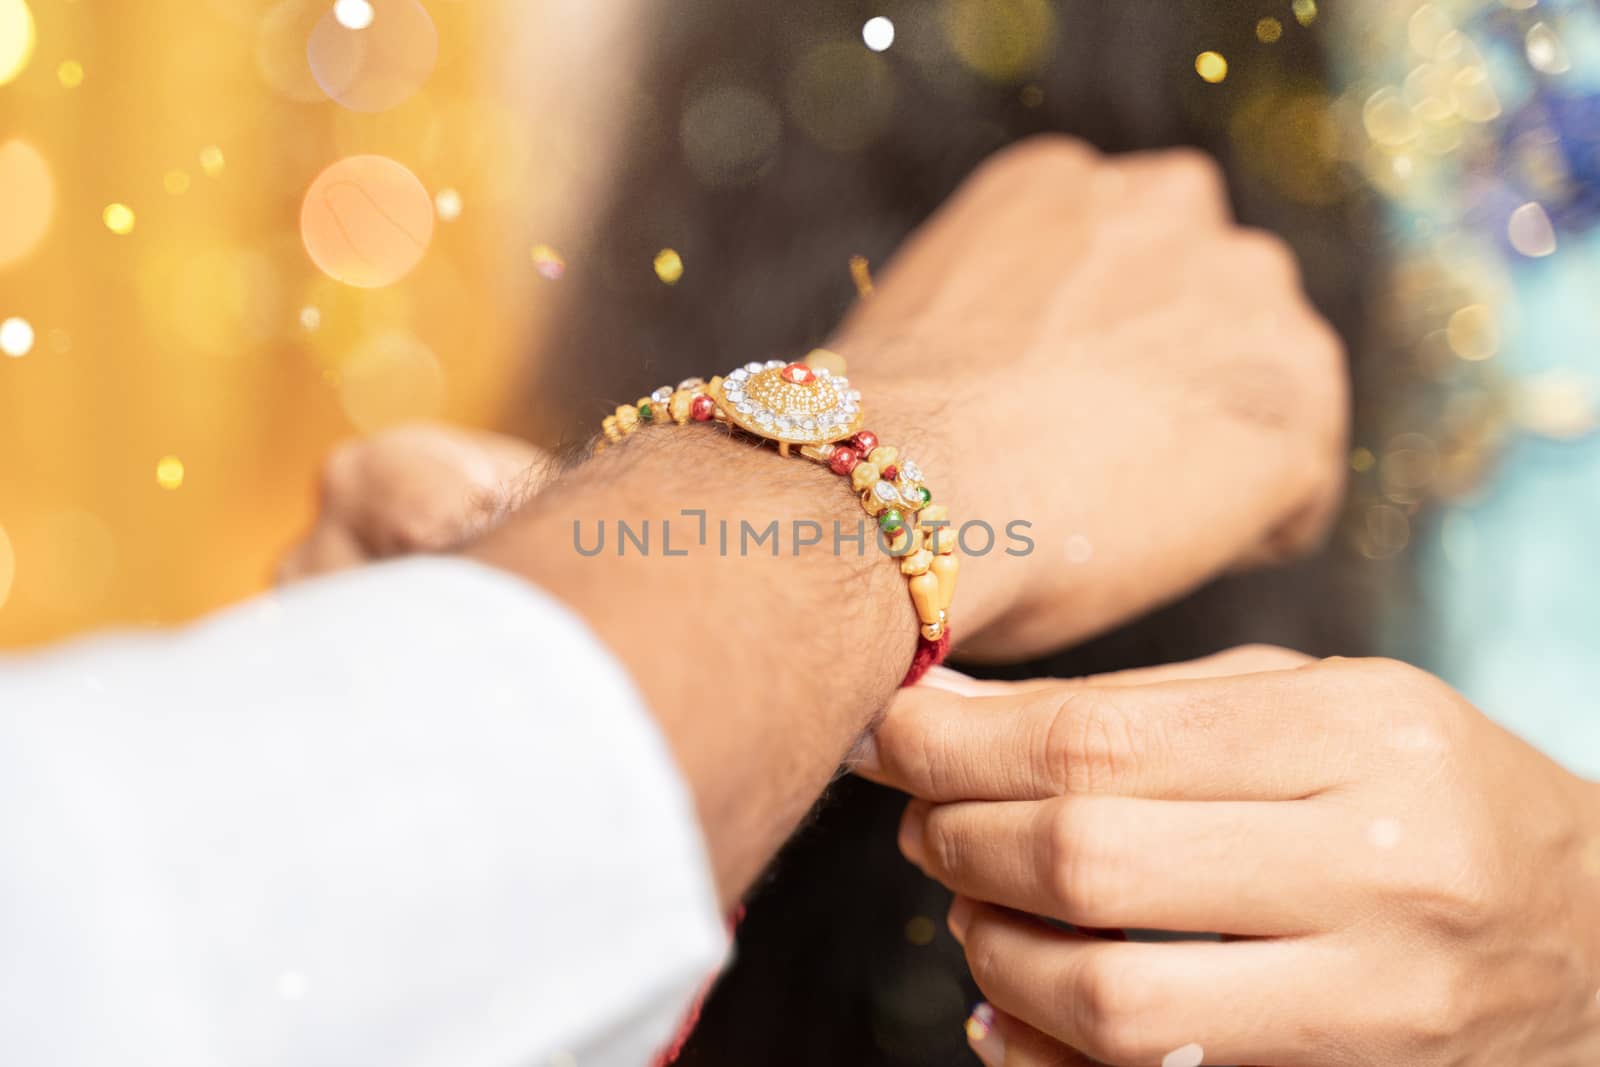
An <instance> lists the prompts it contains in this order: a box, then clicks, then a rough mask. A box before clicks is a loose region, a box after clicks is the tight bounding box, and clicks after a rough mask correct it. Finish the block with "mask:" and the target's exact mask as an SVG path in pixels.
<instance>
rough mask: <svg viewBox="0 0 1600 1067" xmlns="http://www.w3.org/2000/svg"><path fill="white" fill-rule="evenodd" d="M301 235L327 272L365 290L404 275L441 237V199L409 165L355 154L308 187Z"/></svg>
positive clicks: (312, 258) (391, 282) (308, 250)
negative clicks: (437, 228) (436, 209)
mask: <svg viewBox="0 0 1600 1067" xmlns="http://www.w3.org/2000/svg"><path fill="white" fill-rule="evenodd" d="M300 238H301V240H302V241H303V242H304V243H305V248H306V252H307V254H309V255H310V256H311V261H312V262H313V263H315V264H316V265H317V266H318V267H319V268H320V269H321V270H322V271H323V272H324V273H325V274H327V275H328V276H329V277H331V278H335V279H337V280H339V281H341V282H344V283H345V284H346V285H353V286H355V287H357V288H358V289H377V288H380V287H382V286H385V285H392V284H394V283H395V282H397V281H399V280H400V279H401V278H404V277H405V276H406V275H407V274H409V273H411V271H412V270H413V269H414V268H415V267H416V265H417V264H418V263H420V262H421V261H422V257H423V256H424V255H425V254H426V253H427V251H428V244H429V243H430V242H431V241H432V240H433V200H432V198H431V197H429V196H428V190H427V189H425V188H424V187H423V185H422V182H420V181H419V180H417V177H416V175H414V174H412V173H411V172H410V171H409V170H407V169H406V168H405V167H404V166H402V165H400V164H399V163H396V162H395V161H394V160H392V159H389V158H388V157H386V156H351V157H349V158H347V159H341V160H340V161H339V162H337V163H335V164H334V165H333V166H331V167H329V168H328V169H327V170H325V171H323V172H322V173H321V174H319V175H317V177H316V180H314V181H313V182H312V183H311V188H309V189H307V190H306V196H305V201H304V203H303V204H302V205H301V209H300Z"/></svg>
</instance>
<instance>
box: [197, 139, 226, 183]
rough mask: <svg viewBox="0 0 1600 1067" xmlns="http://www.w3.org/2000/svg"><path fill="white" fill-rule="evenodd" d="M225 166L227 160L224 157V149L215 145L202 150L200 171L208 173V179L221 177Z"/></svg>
mask: <svg viewBox="0 0 1600 1067" xmlns="http://www.w3.org/2000/svg"><path fill="white" fill-rule="evenodd" d="M225 166H227V160H225V159H224V158H223V157H222V149H220V148H218V147H217V146H216V145H214V144H212V145H206V146H205V147H204V148H202V149H200V169H201V170H203V171H205V172H206V177H207V178H215V177H218V176H220V175H221V174H222V169H223V168H224V167H225Z"/></svg>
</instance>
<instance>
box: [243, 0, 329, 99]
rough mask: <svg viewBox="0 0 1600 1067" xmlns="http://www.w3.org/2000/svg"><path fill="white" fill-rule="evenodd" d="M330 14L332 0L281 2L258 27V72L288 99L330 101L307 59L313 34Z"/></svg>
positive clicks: (267, 14) (264, 14) (265, 15)
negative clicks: (324, 17) (325, 16)
mask: <svg viewBox="0 0 1600 1067" xmlns="http://www.w3.org/2000/svg"><path fill="white" fill-rule="evenodd" d="M327 13H328V0H278V3H277V4H275V5H274V6H273V7H271V8H269V9H268V10H267V11H266V12H264V13H263V14H262V16H261V19H260V21H259V22H258V23H257V25H256V42H255V60H256V70H258V71H259V72H260V73H261V77H262V80H264V81H265V82H266V83H267V85H269V86H270V87H271V88H272V90H273V91H274V92H276V93H278V94H279V95H280V96H282V97H284V98H285V99H287V100H292V101H295V102H296V103H302V104H309V103H313V102H315V101H319V100H326V99H327V98H328V94H327V93H325V92H323V91H322V86H320V85H318V84H317V79H316V77H315V76H314V75H313V74H312V73H311V64H310V63H309V62H307V58H306V44H307V42H308V41H309V40H310V39H311V31H312V30H313V29H315V28H316V25H317V22H318V21H319V20H320V19H321V18H322V17H323V16H324V15H326V14H327Z"/></svg>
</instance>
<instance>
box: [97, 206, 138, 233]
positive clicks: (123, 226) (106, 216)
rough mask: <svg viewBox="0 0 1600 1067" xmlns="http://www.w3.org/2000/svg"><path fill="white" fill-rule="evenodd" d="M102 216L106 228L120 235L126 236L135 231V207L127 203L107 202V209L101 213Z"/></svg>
mask: <svg viewBox="0 0 1600 1067" xmlns="http://www.w3.org/2000/svg"><path fill="white" fill-rule="evenodd" d="M100 218H101V219H102V220H103V221H104V222H105V224H106V229H108V230H110V231H111V232H112V233H114V234H116V235H117V236H118V237H126V236H127V235H128V234H130V233H132V232H133V227H134V223H135V221H136V218H135V216H134V214H133V208H131V207H129V206H128V205H127V204H120V203H119V204H107V205H106V209H105V210H104V211H102V212H101V213H100Z"/></svg>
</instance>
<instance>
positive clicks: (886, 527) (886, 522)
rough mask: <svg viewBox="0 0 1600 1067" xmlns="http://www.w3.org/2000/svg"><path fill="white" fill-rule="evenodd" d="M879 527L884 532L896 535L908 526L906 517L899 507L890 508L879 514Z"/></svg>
mask: <svg viewBox="0 0 1600 1067" xmlns="http://www.w3.org/2000/svg"><path fill="white" fill-rule="evenodd" d="M878 528H879V529H880V530H882V531H883V532H884V533H886V534H889V535H890V536H894V535H896V534H898V533H900V531H902V530H904V529H905V528H906V517H905V516H904V515H903V514H901V513H900V510H899V509H898V508H890V509H889V510H888V511H885V512H884V513H883V514H882V515H879V516H878Z"/></svg>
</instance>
